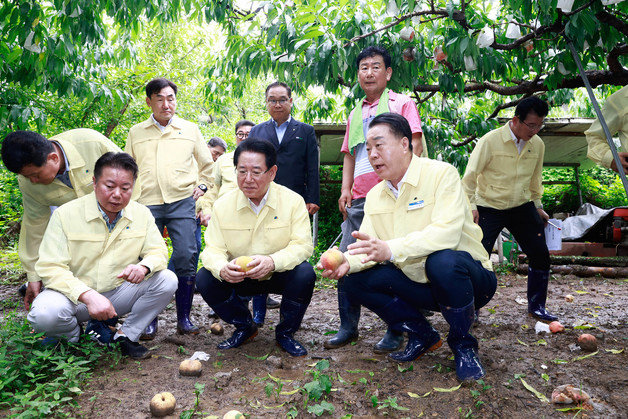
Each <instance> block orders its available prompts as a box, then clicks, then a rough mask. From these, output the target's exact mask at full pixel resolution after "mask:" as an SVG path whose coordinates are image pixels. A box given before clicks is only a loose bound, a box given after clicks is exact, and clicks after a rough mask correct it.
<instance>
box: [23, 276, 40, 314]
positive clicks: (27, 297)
mask: <svg viewBox="0 0 628 419" xmlns="http://www.w3.org/2000/svg"><path fill="white" fill-rule="evenodd" d="M41 287H42V284H41V281H37V282H29V283H28V285H27V286H26V294H24V308H25V309H26V310H30V308H31V303H32V302H33V300H34V299H35V297H37V296H38V295H39V293H40V292H41Z"/></svg>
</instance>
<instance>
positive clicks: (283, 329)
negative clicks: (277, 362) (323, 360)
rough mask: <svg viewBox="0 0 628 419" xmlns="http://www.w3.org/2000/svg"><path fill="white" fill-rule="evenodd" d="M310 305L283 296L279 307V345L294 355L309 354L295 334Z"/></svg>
mask: <svg viewBox="0 0 628 419" xmlns="http://www.w3.org/2000/svg"><path fill="white" fill-rule="evenodd" d="M308 305H309V304H302V303H297V302H296V301H290V300H287V299H286V298H285V297H282V298H281V308H280V309H279V317H280V319H281V320H280V321H279V324H278V325H277V327H276V328H275V339H276V340H277V343H278V344H279V346H281V348H282V349H283V350H284V351H286V352H288V353H289V354H290V355H292V356H305V355H307V349H305V347H304V346H303V345H301V343H299V342H298V341H297V340H296V339H295V338H294V334H295V332H296V331H297V330H299V326H301V321H302V320H303V316H304V315H305V310H307V306H308Z"/></svg>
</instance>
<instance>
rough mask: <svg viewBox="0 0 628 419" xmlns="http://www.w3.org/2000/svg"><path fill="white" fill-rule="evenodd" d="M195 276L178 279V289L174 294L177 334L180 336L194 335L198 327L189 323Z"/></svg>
mask: <svg viewBox="0 0 628 419" xmlns="http://www.w3.org/2000/svg"><path fill="white" fill-rule="evenodd" d="M195 283H196V277H195V276H182V277H180V278H179V288H177V292H176V293H175V294H174V298H175V301H176V304H177V333H179V334H181V335H196V334H198V332H199V329H198V327H196V326H195V325H193V324H192V322H191V321H190V310H192V300H193V299H194V288H195V285H196V284H195Z"/></svg>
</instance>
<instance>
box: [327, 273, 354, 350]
mask: <svg viewBox="0 0 628 419" xmlns="http://www.w3.org/2000/svg"><path fill="white" fill-rule="evenodd" d="M341 288H342V284H338V313H339V315H340V327H339V328H338V333H336V335H335V336H334V337H332V338H331V339H328V340H327V341H325V343H324V344H323V346H324V347H325V348H326V349H336V348H340V347H342V346H345V345H346V344H348V343H350V342H355V341H356V340H358V323H359V321H360V306H359V305H354V304H352V303H351V302H350V301H349V299H348V298H347V293H345V292H344V291H342V289H341Z"/></svg>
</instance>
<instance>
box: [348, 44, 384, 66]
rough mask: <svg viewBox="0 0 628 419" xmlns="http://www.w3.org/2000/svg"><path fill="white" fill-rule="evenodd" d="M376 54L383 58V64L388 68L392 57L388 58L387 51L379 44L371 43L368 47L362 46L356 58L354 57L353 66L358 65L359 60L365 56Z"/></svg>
mask: <svg viewBox="0 0 628 419" xmlns="http://www.w3.org/2000/svg"><path fill="white" fill-rule="evenodd" d="M376 55H381V56H382V58H383V59H384V65H385V66H386V68H390V64H391V63H392V59H391V58H390V54H389V53H388V51H387V50H386V49H385V48H383V47H380V46H379V45H371V46H370V47H366V48H364V49H363V50H362V51H361V52H360V53H359V54H358V58H356V59H355V66H356V67H358V68H359V67H360V61H362V60H363V59H365V58H369V57H375V56H376Z"/></svg>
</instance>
